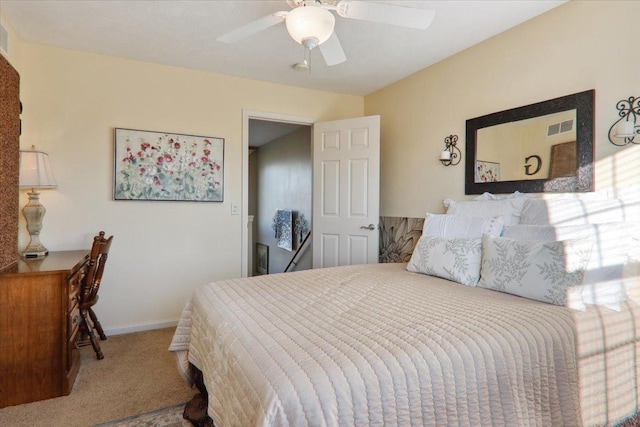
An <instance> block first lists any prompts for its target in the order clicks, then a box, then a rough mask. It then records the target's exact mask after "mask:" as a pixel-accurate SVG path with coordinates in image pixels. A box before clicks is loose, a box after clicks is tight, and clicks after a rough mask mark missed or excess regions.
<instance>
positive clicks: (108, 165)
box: [20, 42, 364, 331]
mask: <svg viewBox="0 0 640 427" xmlns="http://www.w3.org/2000/svg"><path fill="white" fill-rule="evenodd" d="M20 72H21V77H22V80H21V98H22V102H23V104H24V113H23V116H22V117H23V135H22V138H21V147H29V146H30V145H31V144H35V145H36V147H37V148H39V149H41V150H44V151H46V152H48V153H49V155H50V159H51V162H52V167H53V168H54V173H55V175H56V178H57V180H58V185H59V188H58V189H57V190H49V191H43V192H42V193H41V202H42V203H43V205H44V206H46V208H47V215H46V217H45V220H44V229H43V232H42V235H41V240H42V242H43V244H44V245H45V246H47V247H48V248H49V249H50V250H65V249H77V248H83V247H88V246H89V244H90V241H91V238H92V236H93V235H94V234H95V233H96V232H97V231H99V230H105V231H106V232H107V233H108V234H113V235H115V238H114V243H113V245H112V248H111V254H110V258H109V264H108V266H107V270H106V273H105V277H104V281H103V288H102V289H101V296H100V303H99V304H98V306H97V309H96V312H97V313H98V315H99V317H100V319H101V321H102V323H103V325H104V326H105V327H106V328H109V329H112V330H114V329H115V330H118V329H120V328H122V329H120V330H122V331H126V330H129V329H127V328H129V327H134V328H136V327H145V325H147V324H153V323H158V322H168V321H173V320H176V319H177V318H178V317H179V314H180V312H181V309H182V307H183V305H184V303H185V301H186V299H187V296H188V295H189V294H190V293H191V290H192V289H193V288H194V287H196V286H198V285H201V284H203V283H208V282H211V281H213V280H216V279H223V278H229V277H239V276H240V267H241V216H240V215H235V216H232V215H231V203H237V204H241V203H242V193H241V192H242V134H241V133H242V110H243V109H249V110H255V111H265V112H273V113H279V114H287V115H298V116H305V117H314V118H317V119H318V120H331V119H340V118H347V117H357V116H362V114H363V110H364V99H363V97H360V96H347V95H339V94H333V93H328V92H321V91H312V90H305V89H300V88H294V87H290V86H283V85H276V84H270V83H264V82H258V81H252V80H247V79H241V78H235V77H229V76H223V75H217V74H213V73H207V72H202V71H194V70H187V69H181V68H175V67H168V66H161V65H155V64H151V63H144V62H137V61H131V60H127V59H122V58H116V57H109V56H104V55H95V54H89V53H83V52H78V51H71V50H64V49H58V48H53V47H47V46H42V45H35V44H30V43H26V42H23V43H22V52H21V63H20ZM114 127H124V128H132V129H143V130H155V131H167V132H173V133H187V134H195V135H207V136H214V137H222V138H225V140H226V145H225V156H224V157H225V164H224V166H225V182H224V203H193V202H191V203H189V202H182V203H180V202H150V201H146V202H133V201H117V202H116V201H113V200H112V199H113V197H112V188H113V170H114V165H113V162H114V159H113V150H114V148H113V144H114V143H113V129H114ZM25 203H26V198H25V195H24V194H22V197H21V200H20V206H22V205H24V204H25ZM20 237H21V243H20V248H22V247H23V246H24V245H25V244H26V241H27V239H28V235H27V233H26V229H25V226H24V221H22V222H21V225H20Z"/></svg>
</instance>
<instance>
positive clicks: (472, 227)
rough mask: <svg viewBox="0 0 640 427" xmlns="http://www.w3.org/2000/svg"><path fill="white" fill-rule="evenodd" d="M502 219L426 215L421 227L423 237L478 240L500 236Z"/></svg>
mask: <svg viewBox="0 0 640 427" xmlns="http://www.w3.org/2000/svg"><path fill="white" fill-rule="evenodd" d="M503 228H504V221H503V219H502V217H494V218H481V217H476V216H463V215H434V214H430V213H428V214H427V216H426V217H425V220H424V225H423V227H422V235H423V236H433V237H446V238H447V239H465V238H472V237H473V238H476V239H479V238H481V237H482V235H483V234H485V233H486V234H491V235H493V236H499V235H501V234H502V229H503Z"/></svg>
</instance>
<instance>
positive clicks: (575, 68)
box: [365, 0, 640, 217]
mask: <svg viewBox="0 0 640 427" xmlns="http://www.w3.org/2000/svg"><path fill="white" fill-rule="evenodd" d="M638 17H640V2H638V1H579V0H574V1H571V2H568V3H566V4H564V5H562V6H560V7H558V8H556V9H553V10H551V11H550V12H548V13H546V14H544V15H541V16H539V17H537V18H534V19H532V20H530V21H528V22H525V23H524V24H522V25H519V26H518V27H515V28H513V29H511V30H509V31H507V32H505V33H502V34H499V35H497V36H495V37H493V38H491V39H489V40H487V41H485V42H483V43H481V44H479V45H477V46H474V47H472V48H470V49H468V50H466V51H463V52H461V53H459V54H457V55H455V56H453V57H451V58H449V59H446V60H444V61H442V62H440V63H438V64H436V65H433V66H431V67H429V68H426V69H424V70H422V71H419V72H417V73H415V74H413V75H411V76H409V77H407V78H405V79H404V80H401V81H399V82H397V83H394V84H392V85H390V86H388V87H386V88H384V89H382V90H380V91H378V92H375V93H373V94H371V95H369V96H366V97H365V113H366V114H367V115H371V114H380V116H381V120H382V123H381V143H382V147H381V159H382V160H381V206H380V208H381V209H380V212H381V215H384V216H410V217H421V216H423V215H424V214H425V212H427V211H429V212H436V213H439V212H442V211H443V207H442V199H444V198H447V197H450V198H457V199H462V198H466V197H470V196H465V195H464V160H463V161H462V162H461V163H460V164H459V165H457V166H450V167H444V166H442V165H441V164H440V162H439V161H438V160H437V159H438V155H439V153H440V151H441V150H443V147H444V143H443V140H444V138H445V137H446V136H447V135H449V134H457V135H458V136H459V137H460V140H459V143H458V144H459V146H460V148H461V149H462V152H463V159H464V154H465V149H464V144H465V120H467V119H470V118H474V117H478V116H481V115H485V114H489V113H493V112H497V111H501V110H506V109H510V108H514V107H519V106H522V105H526V104H531V103H534V102H539V101H544V100H546V99H551V98H556V97H559V96H563V95H569V94H572V93H576V92H581V91H584V90H588V89H595V90H596V108H595V114H596V128H595V139H596V140H595V150H596V153H595V154H596V159H597V163H596V165H595V166H596V167H595V170H596V189H604V188H607V187H611V186H622V185H625V184H629V183H631V182H640V147H638V146H634V147H627V148H620V147H615V146H614V145H612V144H610V143H609V141H608V139H607V132H608V130H609V127H610V126H611V124H612V123H613V122H614V121H615V120H617V119H618V116H617V110H616V109H615V104H616V102H617V101H619V100H621V99H623V98H627V97H629V96H631V95H634V96H640V72H639V71H638V70H640V56H639V55H636V54H634V52H636V51H637V40H639V39H640V26H639V25H638ZM436 19H437V17H436ZM436 183H437V184H436Z"/></svg>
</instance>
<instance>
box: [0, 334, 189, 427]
mask: <svg viewBox="0 0 640 427" xmlns="http://www.w3.org/2000/svg"><path fill="white" fill-rule="evenodd" d="M173 331H174V329H173V328H171V329H159V330H155V331H147V332H138V333H134V334H127V335H118V336H110V337H108V339H107V340H106V341H101V342H100V345H101V347H102V352H103V353H104V359H103V360H96V358H95V353H94V352H93V349H92V348H91V346H88V347H82V349H81V357H82V362H81V367H80V372H79V373H78V378H77V379H76V383H75V385H74V387H73V390H72V392H71V394H70V395H69V396H64V397H58V398H55V399H49V400H43V401H40V402H33V403H28V404H25V405H18V406H11V407H8V408H3V409H0V426H3V427H14V426H16V427H18V426H25V427H26V426H29V427H39V426H42V427H88V426H92V425H94V424H99V423H104V422H106V421H111V420H117V419H121V418H125V417H128V416H132V415H137V414H141V413H145V412H149V411H153V410H155V409H159V408H164V407H167V406H171V405H175V404H177V403H181V402H186V401H188V400H189V399H191V397H192V396H193V395H194V394H195V393H196V392H197V390H196V389H193V390H192V389H191V388H189V386H188V385H187V384H186V383H185V382H184V381H183V380H182V378H181V377H180V375H179V374H178V371H177V368H176V362H175V358H174V356H173V354H171V353H169V352H168V351H167V348H168V347H169V344H170V343H171V337H172V336H173Z"/></svg>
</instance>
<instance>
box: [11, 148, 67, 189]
mask: <svg viewBox="0 0 640 427" xmlns="http://www.w3.org/2000/svg"><path fill="white" fill-rule="evenodd" d="M57 187H58V184H57V183H56V179H55V178H54V177H53V171H52V170H51V165H49V155H48V154H47V153H43V152H42V151H37V150H20V188H57Z"/></svg>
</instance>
